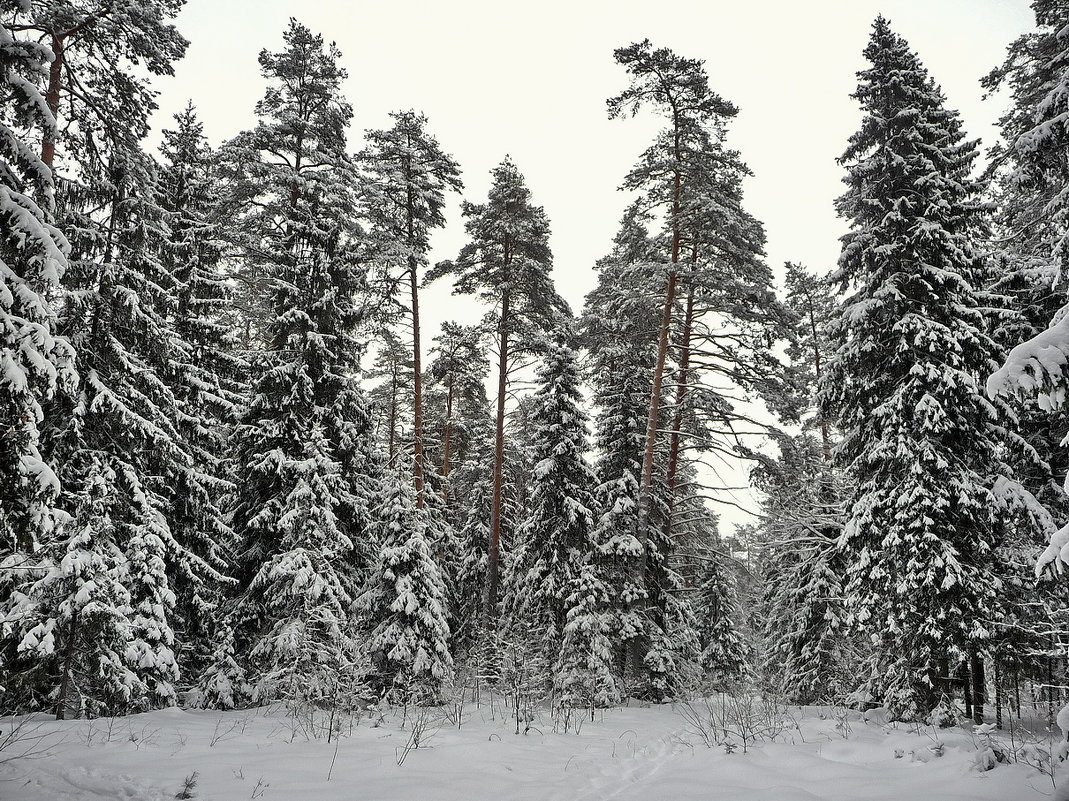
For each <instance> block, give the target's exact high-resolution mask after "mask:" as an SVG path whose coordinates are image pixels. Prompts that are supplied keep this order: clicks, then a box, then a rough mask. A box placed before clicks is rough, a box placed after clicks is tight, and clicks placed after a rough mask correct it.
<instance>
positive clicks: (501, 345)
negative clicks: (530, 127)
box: [485, 256, 509, 628]
mask: <svg viewBox="0 0 1069 801" xmlns="http://www.w3.org/2000/svg"><path fill="white" fill-rule="evenodd" d="M507 259H508V257H507V256H506V262H505V263H506V267H507V264H508V260H507ZM506 281H507V278H506ZM508 324H509V290H508V286H507V284H506V286H505V288H504V289H503V290H502V292H501V323H500V326H499V329H500V331H499V341H498V365H497V436H496V439H495V443H494V496H493V506H492V509H491V513H490V552H489V559H488V563H487V572H486V610H485V614H486V624H487V628H489V625H490V621H491V620H493V617H494V610H495V608H496V607H497V592H498V585H499V583H500V580H501V506H502V496H503V495H504V489H505V389H506V381H507V375H508V346H509V337H508Z"/></svg>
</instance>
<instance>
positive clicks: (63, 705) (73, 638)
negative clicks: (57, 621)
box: [56, 614, 78, 720]
mask: <svg viewBox="0 0 1069 801" xmlns="http://www.w3.org/2000/svg"><path fill="white" fill-rule="evenodd" d="M77 639H78V616H77V614H75V615H73V616H72V617H71V625H70V631H68V632H67V649H66V651H67V652H66V653H65V654H64V655H63V679H62V681H61V682H60V684H59V695H58V696H57V697H56V720H64V719H65V718H66V717H67V696H68V695H69V694H70V690H71V671H72V670H73V668H74V665H73V663H74V652H75V649H76V648H77V647H78V642H77Z"/></svg>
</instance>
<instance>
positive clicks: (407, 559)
mask: <svg viewBox="0 0 1069 801" xmlns="http://www.w3.org/2000/svg"><path fill="white" fill-rule="evenodd" d="M376 516H377V518H378V520H379V524H380V525H381V527H382V533H381V535H380V541H381V543H382V546H381V549H380V551H379V558H378V561H377V563H376V565H375V568H374V571H373V573H372V576H371V580H370V582H369V584H368V589H367V590H366V591H365V593H364V594H363V595H362V596H361V598H360V599H359V602H358V606H359V608H360V609H361V610H362V611H363V612H364V614H365V615H366V617H367V618H368V622H369V623H370V624H371V633H370V637H369V647H370V650H371V656H372V659H373V660H374V662H375V665H376V668H377V670H378V672H379V674H380V681H381V682H382V685H383V689H384V690H385V691H386V693H387V695H388V697H390V698H391V699H393V700H395V701H397V702H401V703H409V702H415V703H419V704H437V703H441V701H442V699H443V697H444V693H445V690H446V688H447V687H448V686H449V684H450V683H451V681H452V679H453V658H452V655H451V654H450V650H449V624H448V622H447V599H446V588H445V582H444V580H443V576H442V573H441V570H440V568H439V566H438V562H437V560H435V558H434V556H433V553H432V543H431V541H430V538H429V536H428V534H429V532H428V525H427V509H426V507H424V508H422V509H421V508H419V506H418V504H417V502H416V498H415V492H414V489H413V488H412V487H411V485H410V484H409V483H408V481H407V477H406V476H405V475H404V474H403V473H402V474H401V475H394V476H391V477H389V478H388V479H387V480H386V481H385V482H384V488H383V499H382V504H381V506H380V508H379V509H378V513H377V515H376Z"/></svg>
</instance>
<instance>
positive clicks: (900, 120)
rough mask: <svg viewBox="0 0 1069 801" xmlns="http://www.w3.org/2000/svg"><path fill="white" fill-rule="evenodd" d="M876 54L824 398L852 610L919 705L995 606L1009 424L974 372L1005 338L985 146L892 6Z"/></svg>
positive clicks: (848, 208)
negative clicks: (993, 328)
mask: <svg viewBox="0 0 1069 801" xmlns="http://www.w3.org/2000/svg"><path fill="white" fill-rule="evenodd" d="M865 56H866V58H867V59H868V60H869V62H870V63H871V67H869V68H868V69H866V70H864V71H863V72H861V73H860V78H861V83H860V85H859V87H858V90H857V92H856V94H855V97H856V98H857V100H858V101H859V102H860V103H861V105H862V108H863V110H864V112H865V116H864V120H863V122H862V127H861V129H860V131H859V132H858V133H856V134H855V135H854V136H853V137H851V139H850V144H849V146H848V148H847V150H846V153H845V154H844V156H843V159H842V160H843V162H844V163H845V164H846V165H847V170H848V172H847V178H846V182H847V184H848V186H849V189H848V191H847V192H846V194H844V195H843V196H842V197H841V198H840V199H839V201H838V211H839V213H840V215H842V216H843V217H845V218H847V219H848V220H849V221H850V225H851V230H850V233H848V234H847V235H846V236H845V237H844V239H843V252H842V256H841V258H840V261H839V269H838V271H837V272H836V274H835V276H834V279H835V280H836V281H838V282H840V283H841V284H842V285H843V287H844V288H846V287H850V288H852V289H853V293H852V294H850V295H849V296H848V297H847V298H846V299H845V300H844V301H843V303H842V305H841V308H840V316H839V319H838V321H837V323H836V326H835V333H836V335H837V336H838V338H839V341H840V342H841V345H840V347H839V350H838V351H837V353H836V355H835V357H834V359H833V360H832V362H831V364H830V365H829V369H828V377H827V381H826V382H825V389H824V402H825V403H826V404H827V405H828V407H829V408H830V409H832V410H834V413H835V415H836V419H837V423H838V427H839V429H840V430H841V431H842V432H843V442H842V445H841V449H840V453H841V455H842V458H843V460H844V463H845V464H846V465H847V466H848V469H849V471H850V473H851V476H852V478H853V480H854V481H856V489H855V490H854V492H853V497H852V499H851V504H850V511H849V519H848V521H847V523H846V528H845V530H844V532H843V536H842V544H843V547H844V548H845V549H846V552H847V555H846V558H847V559H848V566H849V567H848V575H849V577H848V583H847V587H846V593H847V596H848V601H849V603H850V605H851V609H852V613H851V614H852V619H853V621H854V623H855V624H856V625H858V626H859V627H861V628H862V630H864V631H865V632H866V634H868V636H869V637H870V638H871V639H872V640H873V641H874V642H878V643H879V651H878V653H877V664H876V669H875V672H874V674H873V683H874V684H876V685H877V689H878V690H879V692H880V693H881V694H882V695H883V697H884V700H885V703H886V704H887V706H888V707H890V709H891V711H892V714H893V715H894V716H896V717H897V718H899V719H906V720H910V719H914V720H919V719H924V718H925V717H927V716H928V714H929V713H930V712H932V710H933V709H934V708H935V707H936V705H937V704H938V703H939V695H940V689H941V686H940V678H939V677H940V676H945V675H946V669H945V667H943V666H941V663H945V662H946V661H948V660H953V661H960V660H963V659H964V658H965V657H966V655H968V654H969V653H970V652H974V651H975V650H976V649H979V648H983V647H984V645H985V643H986V642H987V641H988V639H989V638H990V636H991V631H992V626H993V624H994V623H995V622H996V621H997V619H998V606H997V603H996V598H995V594H996V590H997V582H996V581H995V578H994V575H993V572H992V568H993V559H994V551H995V548H996V546H997V545H998V536H999V535H998V528H999V520H998V505H997V503H996V499H995V498H994V497H993V495H992V492H991V485H992V475H991V472H995V471H998V470H1000V469H1001V468H1000V459H1001V456H1000V451H999V438H1000V432H998V431H997V430H996V422H997V419H993V416H994V417H995V418H997V413H996V414H995V415H993V411H992V407H991V405H990V404H989V403H988V402H987V401H986V400H985V399H984V398H983V397H982V395H981V392H980V389H979V387H978V383H977V382H978V378H979V376H980V374H981V373H983V372H985V371H986V370H987V369H988V366H989V364H990V362H991V359H992V358H993V356H994V355H995V354H996V349H995V346H994V344H993V343H992V341H991V339H990V338H989V336H988V334H987V321H986V320H985V318H984V299H983V297H982V296H981V294H980V291H979V289H978V285H979V283H980V282H981V281H982V280H983V277H984V271H983V265H982V261H981V259H980V257H979V256H978V255H977V253H976V250H975V249H974V247H973V244H972V240H973V238H974V237H976V236H977V235H979V234H981V232H982V228H981V220H980V216H979V215H980V207H979V204H978V203H977V200H976V191H977V186H976V184H975V182H973V181H972V180H971V179H970V177H969V171H970V168H971V166H972V164H973V161H974V158H975V154H976V144H975V143H974V142H967V141H965V140H964V137H963V134H962V130H961V123H960V120H959V118H958V115H957V114H956V113H955V112H953V111H950V110H948V109H946V108H945V105H944V98H943V96H942V94H941V93H940V92H939V90H938V89H937V87H936V86H935V83H934V82H933V81H932V79H931V78H930V77H929V75H928V73H927V71H926V70H925V69H924V67H923V66H922V64H921V63H920V61H919V59H918V58H917V56H916V55H914V54H913V52H911V51H910V50H909V47H908V45H907V44H906V42H905V41H904V40H903V39H902V38H901V37H899V36H898V35H896V34H894V33H893V32H892V31H891V30H890V27H889V26H888V24H887V21H886V20H885V19H883V18H882V17H880V18H878V19H877V20H876V22H875V23H874V26H873V33H872V38H871V40H870V42H869V45H868V47H867V48H866V50H865Z"/></svg>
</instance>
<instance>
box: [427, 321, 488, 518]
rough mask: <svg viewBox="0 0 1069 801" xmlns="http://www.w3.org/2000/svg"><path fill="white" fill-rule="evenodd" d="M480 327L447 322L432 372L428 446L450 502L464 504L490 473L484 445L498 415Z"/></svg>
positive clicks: (434, 356) (443, 325)
mask: <svg viewBox="0 0 1069 801" xmlns="http://www.w3.org/2000/svg"><path fill="white" fill-rule="evenodd" d="M482 335H483V332H482V330H481V329H480V328H479V327H478V326H463V325H458V324H457V323H453V322H449V321H446V322H444V323H443V324H442V332H441V334H440V335H439V336H437V337H435V343H436V344H435V346H434V347H433V348H432V349H431V354H432V356H433V359H432V361H431V363H430V365H429V367H428V370H427V372H428V376H427V407H428V411H427V419H428V426H427V430H428V432H430V431H434V432H436V435H433V436H428V449H429V450H430V452H431V454H432V461H433V462H434V465H435V467H436V468H437V471H438V473H439V474H440V476H441V481H442V495H443V497H444V498H445V500H446V502H447V503H456V502H459V503H460V505H461V507H464V506H466V505H468V504H467V502H466V499H467V496H468V494H469V492H470V490H471V486H472V483H473V482H474V481H479V480H480V479H481V478H482V477H484V476H489V471H488V470H487V469H486V468H487V466H488V465H489V463H490V460H489V459H484V458H483V457H484V456H485V454H484V453H483V452H482V450H484V448H483V446H484V445H485V443H487V442H488V441H489V440H490V439H491V432H492V431H493V418H492V417H491V415H490V402H489V400H488V399H487V397H486V384H485V379H486V374H487V372H488V371H489V367H490V362H489V360H488V359H487V356H486V347H485V345H484V344H483V342H482Z"/></svg>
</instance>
